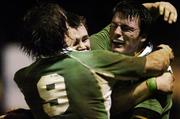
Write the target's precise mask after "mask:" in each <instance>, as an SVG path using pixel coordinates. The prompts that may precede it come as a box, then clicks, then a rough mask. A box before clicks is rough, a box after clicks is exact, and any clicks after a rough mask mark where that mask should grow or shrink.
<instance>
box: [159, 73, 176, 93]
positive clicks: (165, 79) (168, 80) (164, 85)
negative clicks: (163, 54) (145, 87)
mask: <svg viewBox="0 0 180 119" xmlns="http://www.w3.org/2000/svg"><path fill="white" fill-rule="evenodd" d="M173 82H174V76H173V74H172V73H170V72H166V73H164V74H162V75H161V76H159V77H156V83H157V90H159V91H162V92H165V93H172V92H173Z"/></svg>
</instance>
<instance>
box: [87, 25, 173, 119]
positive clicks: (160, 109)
mask: <svg viewBox="0 0 180 119" xmlns="http://www.w3.org/2000/svg"><path fill="white" fill-rule="evenodd" d="M109 30H110V25H108V26H106V27H105V28H104V29H102V30H101V31H100V32H98V33H96V34H93V35H91V36H90V43H91V49H92V50H109V51H111V43H110V36H109ZM132 85H133V83H132ZM124 90H126V88H124ZM122 92H123V90H122ZM117 93H120V94H121V91H120V92H117ZM171 107H172V96H171V94H170V95H169V94H161V93H160V94H157V95H154V97H153V98H152V99H149V100H145V101H143V102H142V103H140V104H138V105H136V106H135V108H134V109H136V108H144V109H148V110H152V111H154V112H156V113H158V114H159V115H161V119H169V113H170V109H171Z"/></svg>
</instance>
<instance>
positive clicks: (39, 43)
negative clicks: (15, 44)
mask: <svg viewBox="0 0 180 119" xmlns="http://www.w3.org/2000/svg"><path fill="white" fill-rule="evenodd" d="M65 14H66V12H65V10H64V9H63V8H61V7H60V6H59V5H58V4H57V3H41V4H40V5H38V6H35V7H33V8H32V9H30V10H29V11H28V13H27V14H26V15H25V16H24V29H23V30H24V31H25V32H24V37H23V39H22V40H21V41H20V44H21V48H22V49H23V50H24V51H25V52H26V53H27V54H28V55H31V56H32V57H41V56H45V57H46V56H55V55H58V54H59V53H60V52H61V51H62V49H63V48H65V47H66V43H65V41H64V34H65V33H66V32H67V27H66V22H67V19H66V16H65Z"/></svg>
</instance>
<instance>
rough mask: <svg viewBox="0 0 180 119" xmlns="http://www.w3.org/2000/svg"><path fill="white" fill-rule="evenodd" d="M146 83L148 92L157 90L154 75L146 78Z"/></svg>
mask: <svg viewBox="0 0 180 119" xmlns="http://www.w3.org/2000/svg"><path fill="white" fill-rule="evenodd" d="M146 85H147V87H148V89H149V91H150V92H155V91H157V83H156V78H155V77H152V78H149V79H148V80H146Z"/></svg>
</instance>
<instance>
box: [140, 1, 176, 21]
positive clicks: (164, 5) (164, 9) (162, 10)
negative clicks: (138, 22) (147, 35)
mask: <svg viewBox="0 0 180 119" xmlns="http://www.w3.org/2000/svg"><path fill="white" fill-rule="evenodd" d="M143 5H144V6H145V7H146V8H147V9H149V10H152V9H157V10H158V11H159V15H164V20H165V21H168V23H169V24H171V23H173V22H176V21H177V16H178V14H177V10H176V8H175V7H174V6H173V5H172V4H171V3H169V2H164V1H161V2H155V3H144V4H143Z"/></svg>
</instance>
